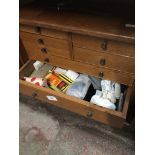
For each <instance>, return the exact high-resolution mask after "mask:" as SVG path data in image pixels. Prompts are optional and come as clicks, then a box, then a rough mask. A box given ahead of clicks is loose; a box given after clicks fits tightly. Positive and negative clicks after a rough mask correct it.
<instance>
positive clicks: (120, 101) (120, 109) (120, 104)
mask: <svg viewBox="0 0 155 155" xmlns="http://www.w3.org/2000/svg"><path fill="white" fill-rule="evenodd" d="M122 107H123V93H121V94H120V98H119V102H118V111H122Z"/></svg>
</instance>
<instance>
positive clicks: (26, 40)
mask: <svg viewBox="0 0 155 155" xmlns="http://www.w3.org/2000/svg"><path fill="white" fill-rule="evenodd" d="M20 37H21V40H22V42H23V45H24V47H25V49H26V51H27V53H28V55H29V57H30V58H32V59H38V57H40V56H41V55H45V56H46V55H47V56H49V55H56V56H60V57H64V58H69V59H70V58H71V52H70V46H69V42H68V41H67V40H61V39H55V38H50V37H46V36H42V35H37V34H31V33H26V32H20Z"/></svg>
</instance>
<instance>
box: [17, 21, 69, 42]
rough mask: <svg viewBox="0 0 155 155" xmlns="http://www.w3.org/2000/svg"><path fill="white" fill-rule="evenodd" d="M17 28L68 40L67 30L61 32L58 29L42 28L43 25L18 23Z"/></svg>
mask: <svg viewBox="0 0 155 155" xmlns="http://www.w3.org/2000/svg"><path fill="white" fill-rule="evenodd" d="M19 29H20V31H24V32H30V33H36V34H42V35H45V36H50V37H53V38H58V39H66V40H68V38H69V35H68V33H67V32H62V31H59V30H53V29H48V28H43V27H40V26H32V25H24V24H20V26H19Z"/></svg>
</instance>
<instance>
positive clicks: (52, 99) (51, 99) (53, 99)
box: [46, 96, 58, 101]
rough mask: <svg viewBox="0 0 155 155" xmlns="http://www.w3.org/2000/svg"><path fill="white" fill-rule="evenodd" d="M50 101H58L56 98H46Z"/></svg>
mask: <svg viewBox="0 0 155 155" xmlns="http://www.w3.org/2000/svg"><path fill="white" fill-rule="evenodd" d="M46 97H47V98H48V100H50V101H58V100H57V98H56V97H55V96H46Z"/></svg>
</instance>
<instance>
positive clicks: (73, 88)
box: [24, 61, 123, 110]
mask: <svg viewBox="0 0 155 155" xmlns="http://www.w3.org/2000/svg"><path fill="white" fill-rule="evenodd" d="M33 65H34V68H35V71H34V72H33V73H32V75H31V76H30V77H24V79H25V81H27V82H30V83H33V84H35V85H38V86H43V87H47V88H50V89H52V90H55V91H57V92H63V93H65V94H67V95H70V96H74V97H77V98H80V99H85V96H86V95H87V92H89V88H90V85H92V86H93V90H94V94H92V95H91V98H90V100H89V101H90V103H93V104H96V105H99V106H102V107H106V108H109V109H113V110H115V109H116V105H115V103H116V100H119V102H120V103H119V105H122V98H123V94H122V93H121V86H120V84H118V83H114V82H112V81H109V80H101V79H98V78H95V77H92V76H88V75H85V74H79V73H77V72H74V71H72V70H65V69H62V68H59V67H53V66H51V65H48V64H43V63H41V62H39V61H36V62H35V63H34V64H33Z"/></svg>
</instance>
